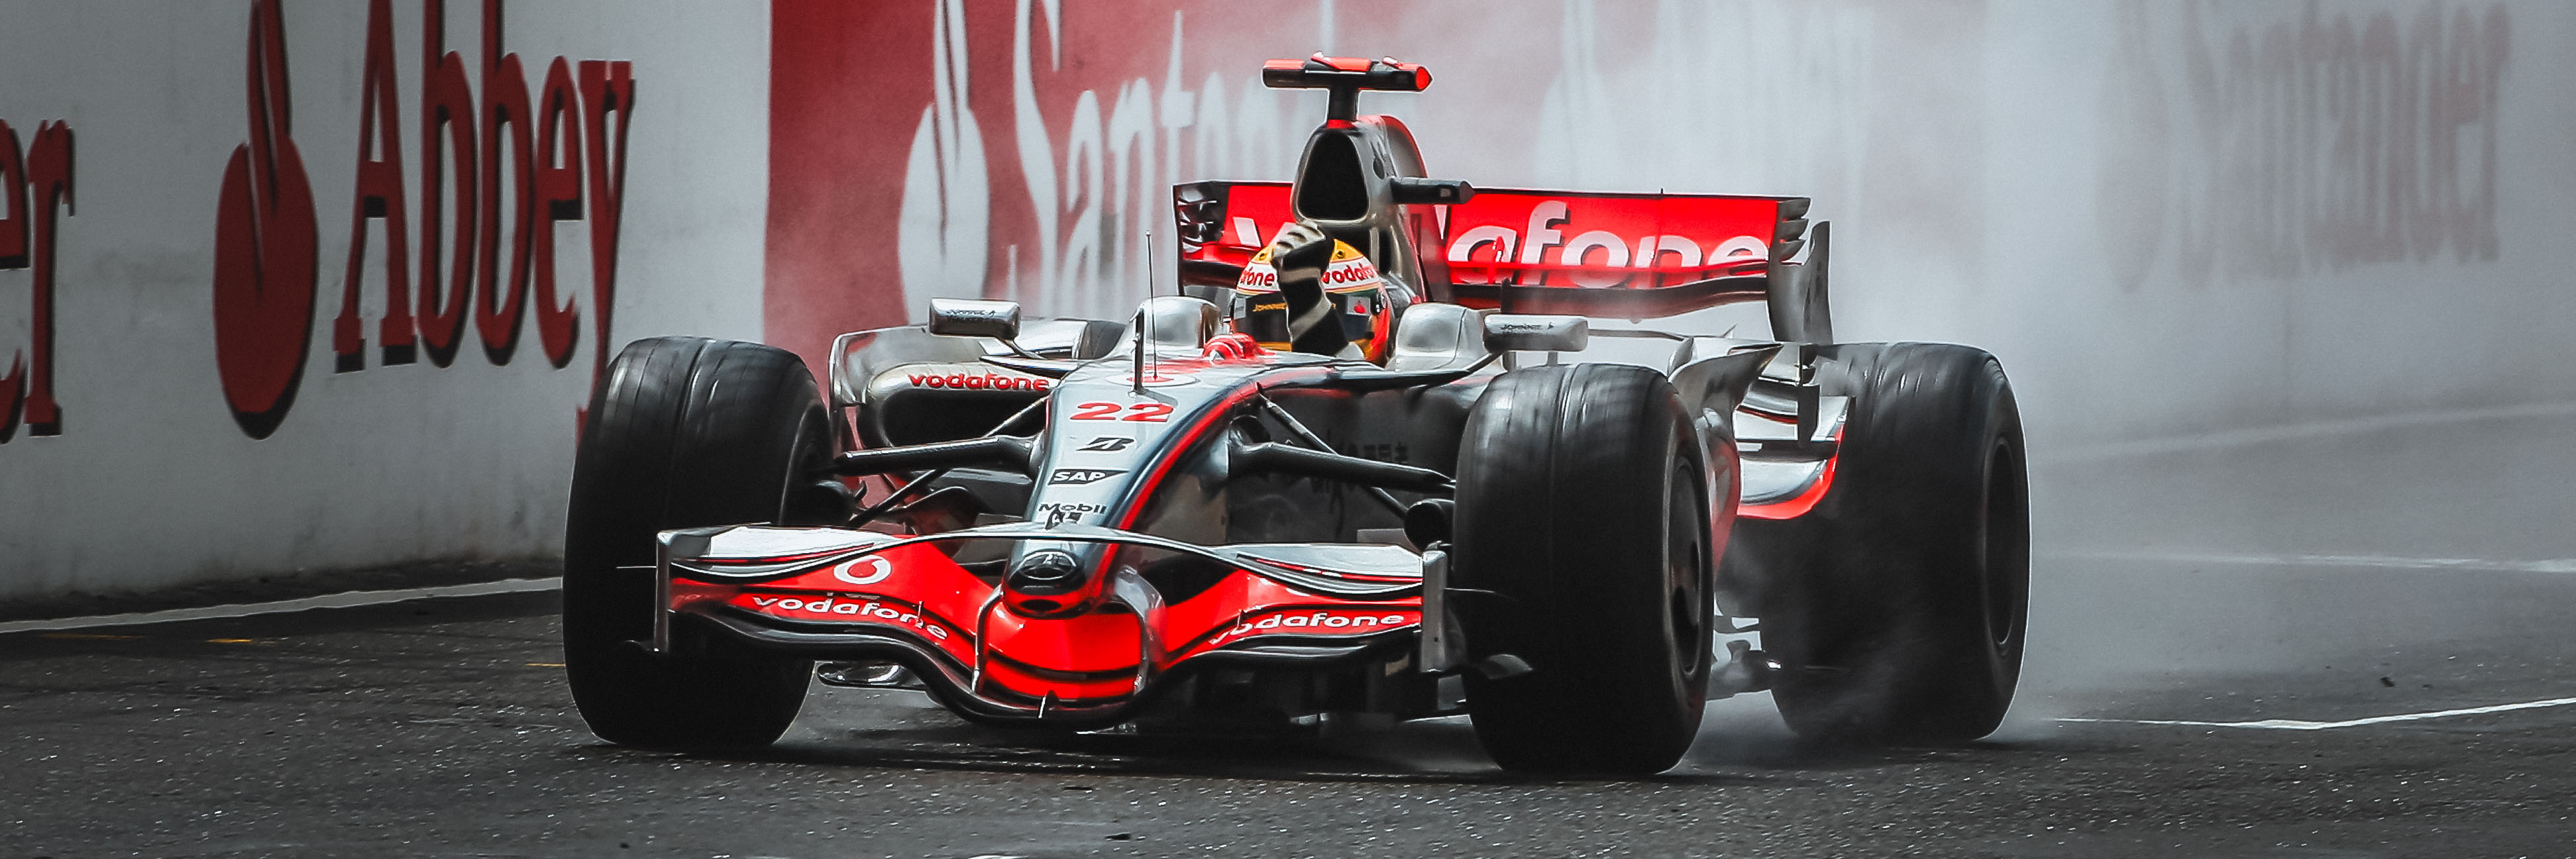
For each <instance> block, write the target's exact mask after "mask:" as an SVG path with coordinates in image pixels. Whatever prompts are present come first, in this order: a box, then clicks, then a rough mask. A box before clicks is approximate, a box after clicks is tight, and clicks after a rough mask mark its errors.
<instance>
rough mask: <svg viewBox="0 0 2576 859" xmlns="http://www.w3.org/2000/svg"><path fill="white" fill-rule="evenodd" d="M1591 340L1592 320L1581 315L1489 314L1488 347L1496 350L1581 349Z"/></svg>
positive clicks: (1545, 350) (1486, 321) (1544, 350)
mask: <svg viewBox="0 0 2576 859" xmlns="http://www.w3.org/2000/svg"><path fill="white" fill-rule="evenodd" d="M1591 342H1592V320H1589V319H1585V318H1583V317H1580V316H1536V315H1526V314H1514V313H1496V314H1491V315H1488V316H1486V317H1485V348H1486V349H1487V350H1490V351H1494V352H1581V351H1583V347H1585V346H1587V345H1590V344H1591Z"/></svg>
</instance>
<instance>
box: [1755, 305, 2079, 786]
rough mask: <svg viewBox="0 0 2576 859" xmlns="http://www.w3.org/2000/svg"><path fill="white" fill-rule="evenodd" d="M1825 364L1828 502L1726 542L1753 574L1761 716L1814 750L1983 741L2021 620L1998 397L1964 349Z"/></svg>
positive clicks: (2014, 470) (1912, 346)
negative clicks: (1769, 713)
mask: <svg viewBox="0 0 2576 859" xmlns="http://www.w3.org/2000/svg"><path fill="white" fill-rule="evenodd" d="M1823 354H1824V360H1823V361H1822V362H1820V366H1819V371H1818V383H1819V385H1821V386H1822V387H1823V388H1824V391H1823V393H1824V394H1825V395H1827V396H1848V397H1851V398H1852V399H1851V411H1850V412H1849V417H1848V418H1847V421H1846V423H1845V425H1844V429H1843V434H1842V443H1841V448H1840V453H1839V459H1838V460H1837V462H1836V463H1835V474H1834V477H1833V484H1832V485H1831V487H1830V488H1829V489H1828V490H1827V492H1826V494H1825V497H1824V498H1823V499H1822V500H1821V501H1820V502H1819V503H1818V504H1817V506H1816V508H1815V509H1814V510H1812V511H1810V512H1809V513H1808V514H1807V515H1805V516H1801V517H1798V518H1796V519H1789V520H1780V521H1763V520H1753V519H1747V520H1742V524H1743V526H1749V527H1739V528H1738V529H1737V534H1738V536H1737V540H1738V542H1739V543H1740V544H1741V545H1742V548H1743V549H1744V552H1745V554H1746V555H1756V554H1758V555H1759V556H1760V557H1759V560H1758V561H1749V562H1753V563H1760V564H1763V565H1765V566H1766V568H1767V570H1766V578H1767V580H1768V585H1767V587H1766V591H1767V593H1766V595H1765V598H1764V603H1765V604H1764V605H1763V606H1762V608H1761V611H1762V643H1763V649H1764V650H1765V652H1766V653H1767V655H1768V656H1769V657H1770V658H1771V659H1772V660H1773V661H1775V662H1778V663H1780V665H1781V666H1782V670H1781V671H1779V672H1777V673H1776V675H1775V676H1774V678H1773V685H1772V692H1773V700H1774V701H1775V702H1776V703H1777V704H1778V706H1779V708H1780V714H1781V716H1782V717H1783V718H1784V719H1785V720H1786V721H1787V722H1788V723H1789V727H1790V728H1791V729H1792V730H1794V731H1796V732H1797V733H1798V734H1799V735H1800V736H1802V737H1807V738H1810V739H1814V740H1820V741H1825V742H1834V743H1955V742H1965V741H1969V740H1974V739H1976V738H1979V737H1982V736H1985V735H1986V734H1989V733H1992V732H1993V731H1994V729H1995V727H1996V726H1997V725H1999V724H2000V723H2001V722H2002V721H2003V717H2004V711H2005V710H2006V709H2007V708H2009V707H2010V706H2011V704H2012V698H2013V691H2014V687H2015V686H2016V685H2017V684H2018V682H2019V679H2020V676H2021V662H2022V636H2023V629H2024V626H2025V623H2026V617H2027V613H2028V609H2029V604H2030V515H2029V494H2028V488H2027V480H2026V469H2025V463H2024V450H2023V442H2022V429H2021V413H2020V410H2019V407H2018V406H2017V405H2016V404H2015V403H2014V400H2013V393H2012V385H2011V383H2010V382H2009V381H2007V380H2006V379H2005V377H2004V372H2003V367H2002V366H2001V365H2000V364H1999V363H1997V362H1996V361H1995V359H1994V356H1992V355H1989V354H1987V353H1986V352H1985V351H1983V350H1980V349H1975V348H1971V347H1967V346H1956V345H1950V344H1940V343H1894V344H1852V345H1842V346H1834V347H1827V348H1826V350H1825V351H1824V353H1823ZM1730 554H1734V553H1733V552H1730Z"/></svg>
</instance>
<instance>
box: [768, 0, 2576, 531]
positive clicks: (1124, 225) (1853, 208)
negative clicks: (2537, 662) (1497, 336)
mask: <svg viewBox="0 0 2576 859" xmlns="http://www.w3.org/2000/svg"><path fill="white" fill-rule="evenodd" d="M1257 5H1258V7H1259V8H1258V9H1257V10H1256V9H1252V8H1247V4H1232V3H1218V2H1204V3H1194V2H1128V3H1063V4H1059V3H1051V2H1045V0H991V2H972V1H971V0H938V2H921V3H912V4H904V5H902V6H901V7H899V8H896V9H884V8H870V9H869V10H867V11H866V12H865V13H860V12H856V11H853V10H851V9H848V8H846V7H844V6H843V4H836V3H830V2H822V0H777V2H776V3H775V4H774V8H775V9H776V10H777V13H776V22H777V26H778V28H779V30H778V36H777V38H776V54H775V58H774V68H775V70H776V75H777V76H776V78H775V82H774V84H773V87H774V89H773V94H774V97H775V99H776V103H775V106H774V109H773V113H772V116H771V121H772V123H773V129H774V132H773V138H772V141H773V144H774V146H775V147H776V148H775V149H774V150H773V156H772V157H773V164H774V169H773V173H772V180H771V181H772V196H771V210H770V225H771V231H770V236H769V241H770V244H769V263H770V280H769V290H768V310H767V320H768V328H769V333H770V336H771V337H772V339H773V340H774V341H775V342H779V343H782V344H786V345H790V346H792V347H794V348H797V349H799V350H802V351H804V352H806V353H807V354H809V355H819V353H820V351H821V350H822V349H823V347H824V346H825V345H826V344H827V343H828V342H829V339H830V336H831V334H832V333H833V332H836V331H840V330H845V329H850V328H859V327H866V326H871V325H881V324H889V323H891V322H893V321H895V320H898V319H902V318H905V317H906V315H907V312H908V311H909V312H910V313H913V314H917V313H918V312H919V311H918V310H917V309H913V308H918V307H920V306H921V304H922V301H923V300H924V299H926V298H927V297H929V296H931V295H983V296H987V297H1001V298H1015V299H1018V300H1020V301H1022V302H1023V303H1024V304H1027V305H1029V306H1030V307H1031V309H1032V310H1034V311H1038V312H1046V313H1081V314H1104V315H1111V316H1115V315H1119V314H1123V313H1125V312H1126V308H1129V307H1132V306H1133V302H1134V301H1135V300H1136V299H1137V298H1139V297H1141V296H1142V295H1143V294H1144V290H1145V288H1146V284H1147V283H1148V282H1149V279H1148V278H1147V277H1146V272H1145V270H1144V268H1143V267H1142V266H1143V264H1144V261H1146V260H1149V259H1150V260H1165V261H1167V260H1168V259H1169V254H1168V251H1167V250H1163V251H1157V252H1156V253H1154V254H1150V255H1149V254H1146V253H1144V252H1142V250H1141V243H1142V241H1143V236H1142V233H1143V232H1144V230H1145V229H1147V228H1148V227H1151V226H1158V225H1160V224H1162V223H1164V220H1165V218H1166V216H1165V214H1164V213H1163V211H1162V209H1161V206H1162V200H1163V197H1162V196H1161V194H1162V189H1163V188H1164V187H1165V186H1166V185H1167V184H1168V182H1169V181H1171V180H1178V179H1185V178H1247V177H1249V178H1280V177H1284V176H1285V175H1286V174H1287V172H1288V171H1289V169H1290V168H1291V166H1292V164H1291V162H1292V161H1293V160H1294V158H1295V156H1296V147H1297V146H1298V144H1299V143H1300V142H1301V141H1302V140H1303V136H1304V133H1305V131H1306V130H1307V129H1309V128H1311V127H1312V125H1313V123H1314V122H1316V121H1317V120H1318V119H1319V118H1320V116H1321V104H1320V100H1319V99H1320V96H1315V95H1311V94H1309V95H1302V96H1291V95H1283V94H1278V93H1272V92H1268V91H1264V90H1262V89H1260V88H1259V87H1258V86H1257V85H1256V79H1255V74H1256V69H1257V66H1258V62H1257V61H1258V60H1260V59H1262V58H1265V57H1274V56H1278V57H1293V56H1301V55H1303V54H1305V53H1306V52H1307V51H1309V50H1312V49H1315V48H1324V49H1328V50H1330V51H1333V52H1335V53H1338V54H1343V55H1353V56H1380V55H1393V56H1396V57H1399V58H1402V59H1406V60H1411V61H1419V62H1422V63H1424V64H1426V65H1428V66H1429V67H1430V68H1431V69H1432V70H1433V72H1434V75H1435V82H1434V84H1433V85H1432V87H1431V88H1430V90H1429V91H1428V92H1426V93H1423V94H1420V95H1409V94H1370V95H1367V96H1364V97H1363V105H1362V110H1364V111H1371V112H1377V111H1383V112H1388V113H1393V114H1397V115H1399V116H1401V117H1402V118H1403V119H1404V120H1405V121H1406V122H1407V123H1408V124H1409V125H1410V126H1411V128H1412V130H1413V132H1414V134H1415V135H1416V137H1417V138H1419V140H1420V142H1421V144H1422V147H1423V149H1424V152H1425V155H1426V158H1427V160H1428V162H1429V168H1430V172H1432V173H1433V174H1434V175H1437V176H1441V177H1445V178H1461V179H1467V180H1470V181H1472V182H1475V183H1478V184H1481V185H1487V186H1505V185H1535V186H1540V187H1568V188H1583V189H1595V190H1657V189H1666V190H1678V191H1721V192H1747V193H1765V194H1774V193H1785V194H1804V195H1810V196H1812V197H1813V198H1814V199H1815V201H1816V208H1815V210H1814V214H1813V215H1811V217H1822V218H1830V219H1832V220H1834V221H1835V222H1836V227H1837V229H1836V230H1835V233H1834V236H1835V240H1836V241H1835V255H1834V279H1833V288H1834V301H1835V315H1836V317H1837V330H1838V333H1840V334H1841V335H1842V336H1843V337H1844V339H1847V340H1870V339H1925V340H1951V341H1958V342H1967V343H1974V344H1978V345H1982V346H1985V347H1987V348H1989V349H1991V350H1993V351H1994V352H1996V353H1997V354H1998V355H1999V356H2001V357H2002V359H2003V360H2004V362H2005V364H2006V366H2007V367H2008V368H2009V369H2010V371H2011V372H2012V374H2013V376H2014V379H2015V381H2016V383H2017V385H2018V387H2019V389H2020V394H2021V398H2022V403H2023V406H2024V409H2025V412H2026V414H2027V415H2028V417H2029V424H2030V432H2031V437H2032V439H2033V447H2034V456H2035V457H2036V460H2037V462H2038V466H2039V469H2040V472H2039V480H2040V483H2041V486H2040V488H2039V490H2038V491H2039V492H2040V497H2041V499H2042V501H2043V502H2044V503H2043V504H2042V508H2043V511H2042V513H2041V519H2040V521H2039V522H2037V523H2036V525H2037V527H2038V530H2039V534H2040V539H2041V540H2042V541H2043V542H2046V543H2050V544H2053V545H2056V546H2059V547H2072V548H2073V549H2077V550H2090V549H2096V548H2104V547H2160V548H2166V549H2195V550H2213V551H2215V550H2224V551H2231V552H2286V553H2292V554H2299V553H2308V554H2314V553H2326V554H2333V553H2360V552H2371V553H2390V554H2420V553H2427V552H2430V553H2437V554H2438V553H2450V554H2451V555H2452V556H2454V557H2495V556H2503V557H2567V556H2571V555H2576V537H2570V536H2569V535H2568V534H2567V533H2566V530H2567V529H2564V528H2559V527H2555V526H2553V525H2551V524H2549V523H2552V522H2555V521H2557V520H2558V519H2561V518H2563V517H2559V516H2556V515H2555V511H2559V510H2564V509H2568V507H2569V506H2570V505H2576V493H2572V492H2570V491H2568V490H2565V489H2563V488H2559V487H2561V486H2563V485H2564V484H2565V483H2567V482H2568V481H2567V480H2561V479H2559V478H2576V473H2568V472H2570V468H2569V467H2561V466H2555V465H2553V464H2552V462H2553V461H2554V460H2555V459H2558V457H2550V456H2548V455H2547V452H2548V451H2550V450H2554V449H2555V445H2556V444H2558V443H2560V442H2564V441H2576V437H2571V435H2576V434H2566V433H2563V432H2560V431H2556V430H2553V429H2550V426H2554V425H2552V424H2548V420H2549V419H2550V418H2553V417H2557V418H2563V417H2567V416H2571V415H2576V371H2571V370H2570V369H2568V364H2567V362H2566V361H2565V360H2563V356H2564V353H2565V352H2566V351H2567V349H2568V347H2567V346H2566V345H2565V344H2567V343H2568V337H2567V336H2566V334H2565V333H2564V332H2565V329H2566V326H2567V323H2568V320H2570V319H2571V314H2570V311H2571V310H2576V306H2571V302H2576V298H2571V293H2570V292H2569V291H2568V290H2566V289H2564V288H2563V287H2562V286H2561V283H2562V277H2561V275H2560V272H2563V271H2565V270H2567V269H2568V268H2569V264H2570V263H2576V259H2571V257H2570V255H2571V253H2576V250H2571V245H2570V243H2568V242H2565V241H2563V240H2561V238H2560V235H2561V234H2562V233H2564V232H2566V230H2567V228H2568V225H2569V224H2571V223H2576V219H2571V214H2576V213H2571V211H2570V206H2571V203H2570V202H2569V201H2571V200H2576V193H2571V192H2576V187H2571V184H2576V160H2571V158H2570V157H2569V147H2568V145H2567V141H2568V140H2570V139H2571V136H2570V133H2569V132H2570V131H2571V130H2576V129H2571V128H2570V125H2571V119H2576V117H2571V113H2570V112H2571V108H2576V103H2571V102H2569V100H2567V99H2566V98H2564V97H2563V96H2562V95H2561V94H2560V90H2561V87H2562V83H2561V82H2563V81H2566V80H2569V79H2571V77H2572V76H2571V74H2570V72H2571V71H2576V70H2571V69H2570V68H2569V63H2570V62H2571V60H2570V59H2569V55H2568V54H2567V53H2566V52H2564V51H2557V50H2553V48H2554V47H2556V46H2560V45H2565V44H2568V43H2569V41H2570V38H2571V36H2576V33H2571V26H2576V7H2569V6H2566V5H2565V4H2556V3H2545V2H2450V0H2361V2H2342V3H2327V4H2317V3H2309V2H2299V0H2279V2H2224V3H2221V2H2207V1H2206V0H2186V2H2145V0H2106V2H2092V3H2063V2H2049V1H2048V0H1985V2H1979V0H1952V2H1827V3H1807V2H1771V1H1770V0H1745V1H1744V2H1691V0H1626V2H1622V0H1562V2H1523V3H1484V2H1468V0H1416V2H1406V3H1366V4H1360V3H1342V4H1335V3H1330V2H1316V3H1285V4H1257ZM1162 241H1163V242H1164V243H1165V244H1166V246H1168V241H1169V239H1168V235H1166V237H1165V238H1164V239H1163V240H1162ZM889 248H891V249H892V250H893V251H894V253H893V254H892V255H891V256H892V260H891V261H892V262H894V263H895V265H892V266H889V265H888V262H889V259H888V257H889V254H888V253H887V250H888V249H889ZM1170 274H1171V273H1170V271H1169V270H1168V269H1165V270H1163V271H1161V272H1160V273H1159V274H1158V275H1157V276H1158V277H1159V278H1162V280H1161V282H1163V283H1167V284H1168V283H1169V282H1170V280H1169V277H1170ZM895 283H900V284H901V287H902V292H901V293H900V294H901V297H902V300H901V301H900V302H898V301H897V300H896V296H897V294H898V293H897V292H896V291H895V289H894V288H893V286H892V284H895ZM1681 324H1684V325H1686V326H1694V327H1700V328H1704V329H1706V330H1720V329H1723V328H1724V327H1726V326H1730V325H1741V326H1744V330H1747V331H1760V330H1762V326H1763V323H1762V321H1761V317H1760V315H1759V314H1758V313H1753V312H1748V311H1744V310H1732V309H1730V310H1720V311H1715V312H1711V313H1707V314H1703V315H1701V316H1698V317H1695V318H1692V319H1688V320H1683V321H1682V323H1681ZM2533 421H2539V422H2541V423H2542V424H2543V426H2538V427H2535V426H2529V425H2526V424H2530V423H2531V422H2533ZM2535 433H2540V435H2535ZM2550 433H2556V434H2550ZM2535 457H2537V458H2535ZM2502 463H2511V464H2512V465H2514V466H2517V467H2518V471H2517V472H2516V473H2511V474H2499V471H2501V470H2505V469H2504V468H2503V466H2502V465H2501V464H2502ZM2500 477H2503V478H2507V479H2504V480H2501V481H2500V480H2499V478H2500ZM2373 478H2376V479H2373ZM2463 553H2466V554H2463ZM2479 553H2484V554H2483V555H2481V554H2479Z"/></svg>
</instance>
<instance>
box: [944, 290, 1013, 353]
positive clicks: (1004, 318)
mask: <svg viewBox="0 0 2576 859" xmlns="http://www.w3.org/2000/svg"><path fill="white" fill-rule="evenodd" d="M930 333H932V334H938V335H941V336H945V337H991V338H993V339H995V340H1000V341H1002V342H1004V343H1008V342H1010V341H1012V340H1013V339H1016V338H1018V337H1019V336H1020V303H1019V302H1016V301H979V300H976V299H971V298H933V299H931V300H930Z"/></svg>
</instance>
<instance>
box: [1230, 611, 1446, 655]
mask: <svg viewBox="0 0 2576 859" xmlns="http://www.w3.org/2000/svg"><path fill="white" fill-rule="evenodd" d="M1414 622H1415V618H1414V616H1413V615H1411V614H1406V613H1401V612H1387V613H1383V614H1381V613H1378V612H1373V611H1362V612H1354V611H1338V610H1332V609H1322V610H1316V611H1292V612H1283V613H1280V614H1274V615H1270V616H1268V617H1264V618H1262V619H1260V620H1257V621H1246V622H1244V623H1239V624H1236V625H1235V626H1234V627H1233V628H1231V629H1228V630H1226V631H1224V632H1220V633H1217V634H1216V637H1214V638H1210V639H1208V646H1209V647H1216V646H1219V645H1222V644H1225V643H1227V642H1230V641H1235V640H1239V639H1242V638H1246V637H1250V636H1254V635H1268V634H1276V633H1297V634H1301V635H1316V634H1322V635H1347V634H1353V633H1363V632H1383V631H1386V630H1391V629H1396V628H1398V627H1403V626H1408V625H1411V624H1413V623H1414Z"/></svg>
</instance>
